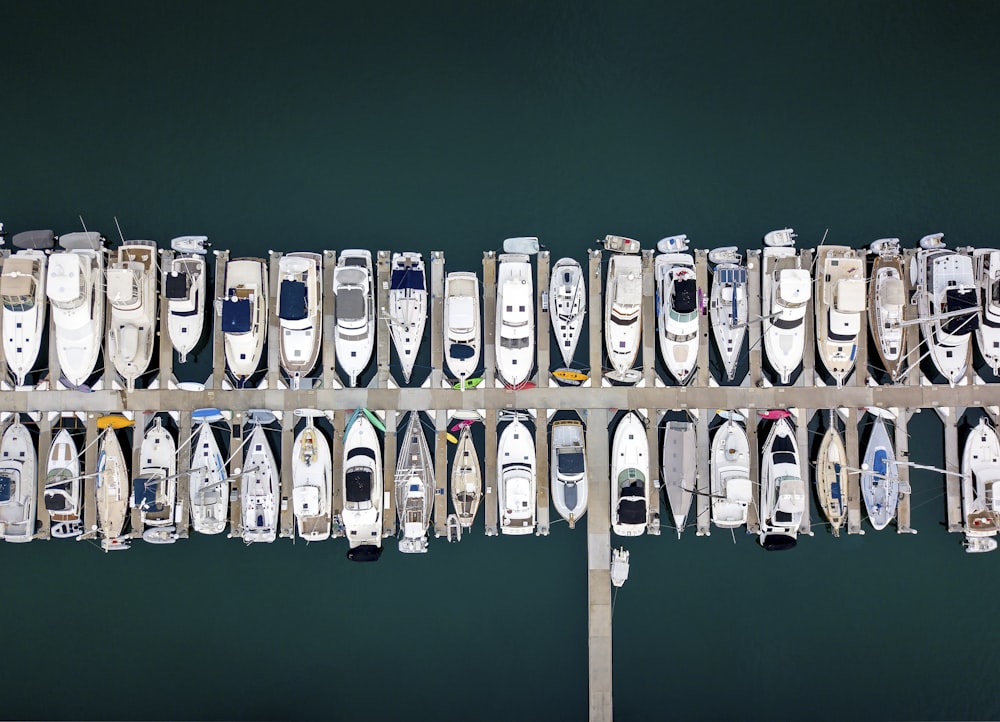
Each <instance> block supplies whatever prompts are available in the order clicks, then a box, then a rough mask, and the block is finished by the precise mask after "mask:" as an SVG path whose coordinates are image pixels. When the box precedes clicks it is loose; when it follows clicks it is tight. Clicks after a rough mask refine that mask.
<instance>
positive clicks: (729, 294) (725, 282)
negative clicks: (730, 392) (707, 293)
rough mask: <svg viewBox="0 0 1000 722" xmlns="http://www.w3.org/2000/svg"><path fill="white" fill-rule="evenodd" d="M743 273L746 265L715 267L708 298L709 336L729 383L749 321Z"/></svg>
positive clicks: (729, 264) (734, 373)
mask: <svg viewBox="0 0 1000 722" xmlns="http://www.w3.org/2000/svg"><path fill="white" fill-rule="evenodd" d="M746 274H747V269H746V267H745V266H740V265H736V264H735V263H723V264H720V265H718V266H716V267H715V272H714V274H713V276H712V293H711V297H710V299H709V318H710V320H711V322H712V336H713V337H714V338H715V345H716V348H718V349H719V355H720V356H721V357H722V364H723V367H724V368H725V369H726V377H727V378H728V379H729V380H730V381H732V380H733V379H734V378H735V376H736V366H737V365H738V364H739V360H740V353H741V352H742V350H743V341H744V339H745V338H746V333H747V322H748V320H749V315H748V312H747V309H748V305H747V304H748V302H747V281H746Z"/></svg>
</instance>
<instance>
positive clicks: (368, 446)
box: [341, 414, 384, 562]
mask: <svg viewBox="0 0 1000 722" xmlns="http://www.w3.org/2000/svg"><path fill="white" fill-rule="evenodd" d="M383 483H384V482H383V478H382V447H381V444H380V443H379V439H378V434H376V432H375V427H374V426H372V423H371V421H369V420H368V417H367V416H365V415H364V414H358V415H357V416H356V417H355V419H354V421H353V423H352V424H351V425H350V426H349V427H348V429H347V433H346V434H345V435H344V464H343V477H342V479H341V484H342V485H343V487H342V489H343V498H344V508H343V510H342V511H341V519H342V520H343V523H344V533H345V535H346V536H347V541H348V543H349V544H350V550H349V551H348V553H347V558H348V559H350V560H352V561H358V562H368V561H378V558H379V556H380V555H381V554H382V506H383V500H382V486H383Z"/></svg>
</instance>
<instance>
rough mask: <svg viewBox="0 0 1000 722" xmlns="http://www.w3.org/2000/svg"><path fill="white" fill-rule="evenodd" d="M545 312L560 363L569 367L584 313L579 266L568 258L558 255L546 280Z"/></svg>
mask: <svg viewBox="0 0 1000 722" xmlns="http://www.w3.org/2000/svg"><path fill="white" fill-rule="evenodd" d="M549 309H550V310H549V314H550V316H551V319H552V330H553V331H554V332H555V334H556V345H557V346H558V347H559V355H560V356H561V357H562V360H563V365H565V366H571V365H572V364H573V356H574V355H575V354H576V347H577V344H578V343H579V342H580V332H581V331H582V330H583V322H584V319H585V318H586V315H587V289H586V287H585V285H584V282H583V269H582V268H581V267H580V264H579V262H577V261H575V260H573V259H572V258H560V259H559V260H558V261H556V263H555V265H554V266H553V267H552V272H551V277H550V279H549Z"/></svg>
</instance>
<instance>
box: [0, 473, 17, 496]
mask: <svg viewBox="0 0 1000 722" xmlns="http://www.w3.org/2000/svg"><path fill="white" fill-rule="evenodd" d="M13 490H14V482H13V481H12V480H11V478H10V477H9V476H8V475H7V474H0V502H4V501H10V495H11V492H12V491H13Z"/></svg>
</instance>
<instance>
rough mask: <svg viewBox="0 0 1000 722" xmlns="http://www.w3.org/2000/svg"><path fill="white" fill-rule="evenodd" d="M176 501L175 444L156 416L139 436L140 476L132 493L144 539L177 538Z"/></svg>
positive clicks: (166, 540) (155, 541)
mask: <svg viewBox="0 0 1000 722" xmlns="http://www.w3.org/2000/svg"><path fill="white" fill-rule="evenodd" d="M136 433H138V431H136ZM176 500H177V444H176V443H175V442H174V437H173V436H172V435H171V434H170V432H169V431H167V429H165V428H163V424H162V423H161V421H160V419H159V417H157V418H155V419H154V420H153V423H152V425H151V426H150V427H149V428H148V429H146V433H145V435H144V436H143V437H142V444H141V445H140V447H139V475H138V476H137V477H136V478H135V481H134V485H133V492H132V504H131V505H132V507H133V508H136V509H139V513H140V519H141V520H142V522H141V523H142V538H143V539H144V540H145V541H147V542H150V543H151V544H164V543H171V542H173V541H175V540H176V539H177V534H176V530H175V528H174V526H173V524H174V505H175V502H176Z"/></svg>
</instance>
